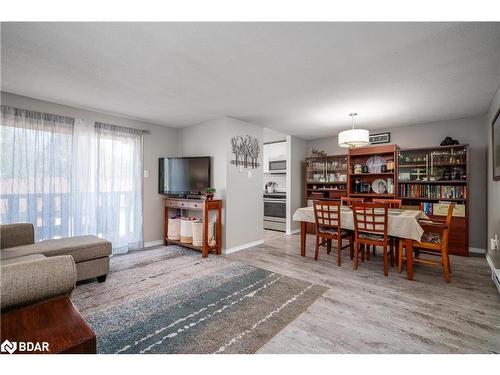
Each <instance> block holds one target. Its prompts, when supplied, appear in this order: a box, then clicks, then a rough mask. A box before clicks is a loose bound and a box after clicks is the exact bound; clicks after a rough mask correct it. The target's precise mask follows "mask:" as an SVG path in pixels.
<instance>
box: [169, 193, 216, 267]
mask: <svg viewBox="0 0 500 375" xmlns="http://www.w3.org/2000/svg"><path fill="white" fill-rule="evenodd" d="M163 200H164V207H165V209H164V216H163V240H164V243H165V246H167V245H168V244H175V245H179V246H184V247H187V248H189V249H193V250H197V251H201V253H202V257H203V258H206V257H207V256H208V253H209V251H215V254H217V255H220V253H221V249H222V227H221V221H222V213H221V210H222V200H220V199H213V200H201V199H192V198H191V199H189V198H185V199H184V198H168V197H165V198H163ZM170 209H175V210H191V211H200V212H202V219H203V224H204V225H203V246H195V245H193V244H187V243H182V242H180V241H177V240H171V239H169V238H168V218H169V210H170ZM210 211H216V212H217V219H216V221H215V245H214V246H210V245H209V244H208V213H209V212H210Z"/></svg>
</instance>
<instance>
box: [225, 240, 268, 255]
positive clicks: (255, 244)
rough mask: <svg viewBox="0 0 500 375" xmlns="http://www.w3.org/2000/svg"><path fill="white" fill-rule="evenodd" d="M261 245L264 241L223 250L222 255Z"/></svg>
mask: <svg viewBox="0 0 500 375" xmlns="http://www.w3.org/2000/svg"><path fill="white" fill-rule="evenodd" d="M263 243H264V240H258V241H253V242H248V243H246V244H243V245H239V246H235V247H231V248H230V249H224V250H222V252H223V253H224V254H231V253H235V252H237V251H240V250H244V249H248V248H249V247H254V246H258V245H262V244H263Z"/></svg>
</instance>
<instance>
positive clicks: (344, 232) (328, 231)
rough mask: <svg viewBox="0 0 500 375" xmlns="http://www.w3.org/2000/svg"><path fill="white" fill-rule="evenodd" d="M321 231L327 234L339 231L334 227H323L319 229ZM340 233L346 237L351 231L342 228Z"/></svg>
mask: <svg viewBox="0 0 500 375" xmlns="http://www.w3.org/2000/svg"><path fill="white" fill-rule="evenodd" d="M319 232H320V233H325V234H333V235H336V234H337V235H338V233H337V231H336V230H335V229H333V228H321V229H320V230H319ZM340 235H341V236H342V237H345V236H348V235H349V231H348V230H347V229H341V230H340Z"/></svg>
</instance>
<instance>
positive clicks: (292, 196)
mask: <svg viewBox="0 0 500 375" xmlns="http://www.w3.org/2000/svg"><path fill="white" fill-rule="evenodd" d="M287 145H288V152H287V156H288V160H287V179H288V183H287V185H288V186H289V189H288V194H287V206H286V207H287V221H286V223H287V228H286V232H287V233H288V234H290V233H292V232H294V231H297V230H298V229H300V223H299V222H296V221H293V220H292V215H293V213H294V212H295V211H296V210H297V209H298V208H300V207H303V206H304V168H305V161H304V159H305V157H306V154H307V142H306V141H305V140H303V139H300V138H297V137H294V136H288V137H287Z"/></svg>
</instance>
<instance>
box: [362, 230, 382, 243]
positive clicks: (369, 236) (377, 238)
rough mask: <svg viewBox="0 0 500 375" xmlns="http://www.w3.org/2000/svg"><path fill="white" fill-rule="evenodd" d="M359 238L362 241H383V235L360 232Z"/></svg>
mask: <svg viewBox="0 0 500 375" xmlns="http://www.w3.org/2000/svg"><path fill="white" fill-rule="evenodd" d="M359 238H361V239H362V240H372V241H383V240H384V235H383V234H375V233H368V232H360V233H359Z"/></svg>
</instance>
